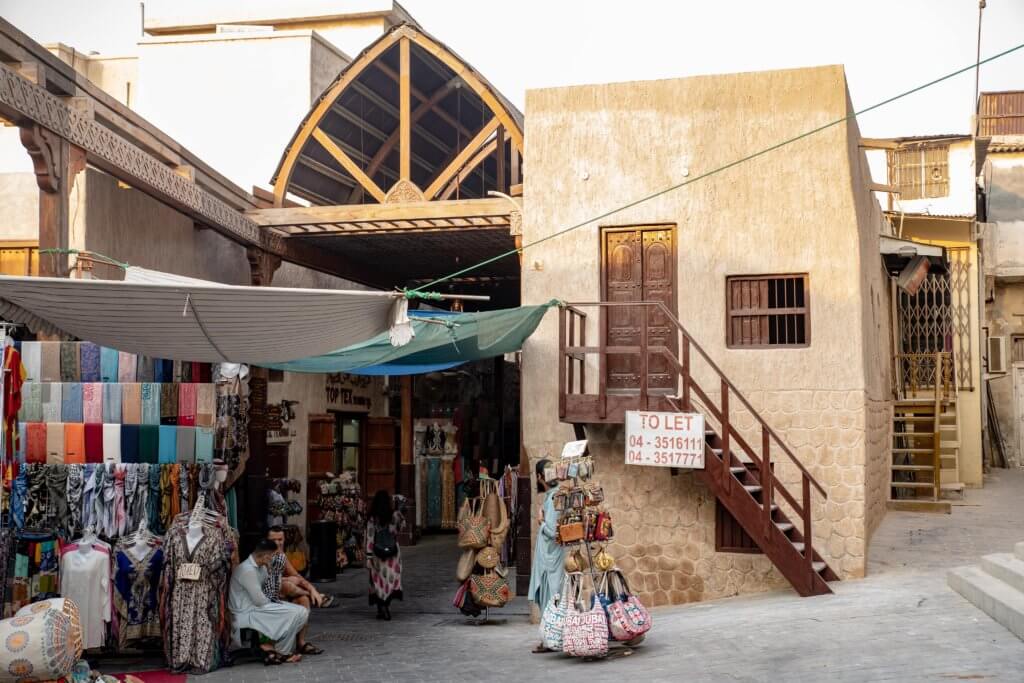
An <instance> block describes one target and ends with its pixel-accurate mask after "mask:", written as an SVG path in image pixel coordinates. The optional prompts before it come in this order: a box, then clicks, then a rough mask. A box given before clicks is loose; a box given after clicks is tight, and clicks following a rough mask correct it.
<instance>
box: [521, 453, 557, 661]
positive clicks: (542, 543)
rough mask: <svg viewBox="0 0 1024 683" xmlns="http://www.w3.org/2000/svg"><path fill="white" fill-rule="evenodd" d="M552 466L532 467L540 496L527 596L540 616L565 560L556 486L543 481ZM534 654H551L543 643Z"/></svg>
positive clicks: (541, 462) (545, 463) (546, 462)
mask: <svg viewBox="0 0 1024 683" xmlns="http://www.w3.org/2000/svg"><path fill="white" fill-rule="evenodd" d="M550 464H551V461H550V460H547V459H541V460H539V461H537V464H536V466H535V467H534V474H535V475H536V477H537V493H539V494H543V495H544V498H543V503H542V505H541V509H540V513H539V518H538V520H537V522H538V529H537V543H536V544H535V546H534V549H533V566H532V568H531V570H530V589H529V591H528V592H527V595H529V599H530V602H533V603H534V604H536V605H537V609H539V610H540V613H541V615H542V616H543V614H544V608H545V607H547V606H548V601H550V600H551V596H552V595H554V594H555V593H557V592H558V591H559V590H560V589H561V587H562V583H563V581H564V580H565V557H564V552H563V550H562V546H560V545H559V544H558V540H557V537H556V534H557V532H558V512H557V511H556V510H555V501H554V497H555V493H556V492H557V491H558V482H555V481H551V482H549V481H545V478H544V468H545V467H547V466H548V465H550ZM533 651H534V652H535V653H540V652H552V650H549V649H548V648H547V647H545V645H544V643H543V642H541V644H540V645H538V646H537V647H535V648H534V649H533Z"/></svg>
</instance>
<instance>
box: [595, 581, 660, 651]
mask: <svg viewBox="0 0 1024 683" xmlns="http://www.w3.org/2000/svg"><path fill="white" fill-rule="evenodd" d="M605 579H606V582H607V583H606V588H605V590H604V591H602V593H599V594H598V598H599V599H600V600H601V604H603V605H604V609H605V613H606V614H607V615H608V633H609V634H610V635H611V637H612V640H616V641H619V642H627V641H630V640H633V639H635V638H638V637H639V636H642V635H643V634H645V633H647V632H648V631H650V630H651V615H650V613H648V611H647V608H645V607H644V606H643V605H642V604H641V603H640V600H639V599H638V598H637V597H636V596H635V595H632V594H631V593H630V590H629V584H628V583H627V582H626V577H625V576H623V575H622V572H620V571H611V572H608V573H607V574H606V575H605Z"/></svg>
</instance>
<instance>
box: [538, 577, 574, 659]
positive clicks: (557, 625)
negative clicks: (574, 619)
mask: <svg viewBox="0 0 1024 683" xmlns="http://www.w3.org/2000/svg"><path fill="white" fill-rule="evenodd" d="M571 590H573V585H572V577H571V576H566V577H565V581H563V582H562V592H561V593H555V594H554V595H552V596H551V598H550V599H548V604H547V605H546V606H545V607H544V612H543V613H542V614H541V617H540V639H541V642H543V643H544V647H546V648H547V649H549V650H556V651H561V649H562V630H563V629H564V628H565V603H566V600H565V599H563V596H565V598H568V596H569V593H570V591H571Z"/></svg>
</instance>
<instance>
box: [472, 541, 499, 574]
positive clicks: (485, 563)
mask: <svg viewBox="0 0 1024 683" xmlns="http://www.w3.org/2000/svg"><path fill="white" fill-rule="evenodd" d="M499 559H500V558H499V557H498V551H497V550H495V549H494V548H493V547H491V546H487V547H486V548H482V549H481V550H480V552H478V553H477V554H476V563H477V564H478V565H480V566H481V567H483V568H484V569H494V568H495V567H497V566H498V560H499Z"/></svg>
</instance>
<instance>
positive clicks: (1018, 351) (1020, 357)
mask: <svg viewBox="0 0 1024 683" xmlns="http://www.w3.org/2000/svg"><path fill="white" fill-rule="evenodd" d="M1013 362H1014V363H1024V335H1021V334H1015V335H1013Z"/></svg>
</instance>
